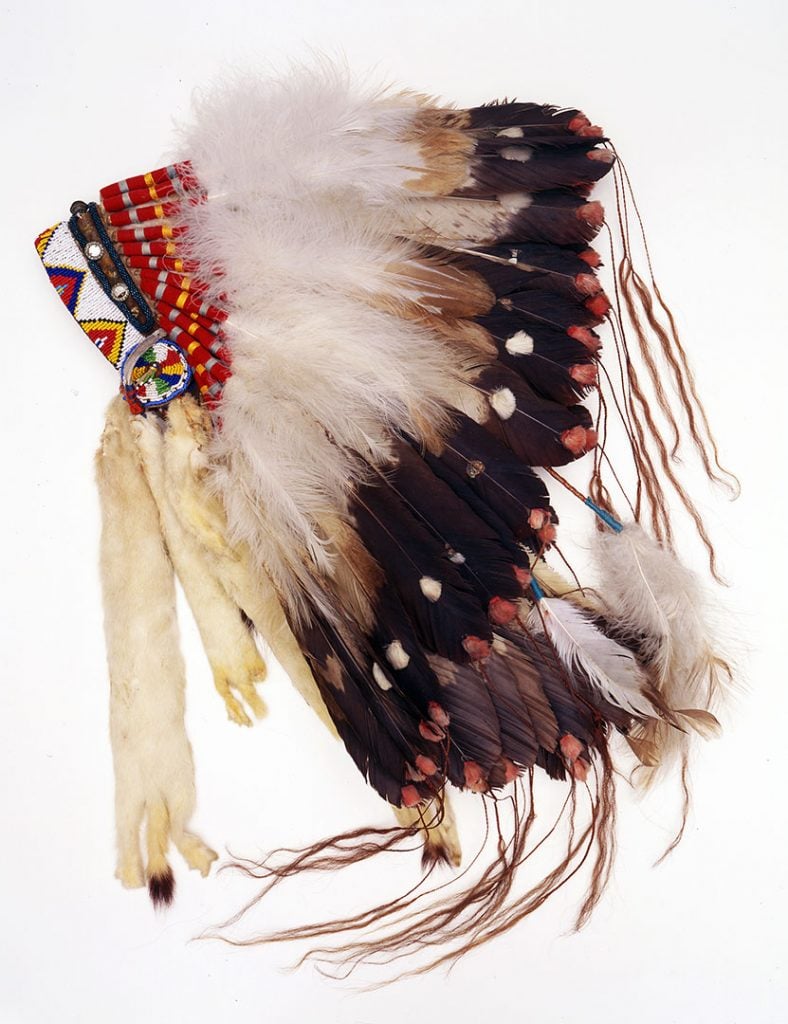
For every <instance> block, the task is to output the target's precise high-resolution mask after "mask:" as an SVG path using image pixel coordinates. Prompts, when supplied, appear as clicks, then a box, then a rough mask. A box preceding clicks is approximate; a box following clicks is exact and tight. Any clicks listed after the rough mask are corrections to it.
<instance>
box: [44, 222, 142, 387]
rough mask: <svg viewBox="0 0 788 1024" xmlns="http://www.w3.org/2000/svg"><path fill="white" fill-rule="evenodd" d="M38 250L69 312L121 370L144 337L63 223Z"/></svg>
mask: <svg viewBox="0 0 788 1024" xmlns="http://www.w3.org/2000/svg"><path fill="white" fill-rule="evenodd" d="M36 249H37V251H38V254H39V256H40V257H41V262H42V263H43V264H44V267H45V268H46V272H47V274H48V275H49V280H50V281H51V282H52V284H53V285H54V287H55V290H56V291H57V293H58V295H59V296H60V298H61V299H62V301H63V304H64V305H65V307H66V309H67V310H68V311H69V313H71V315H72V316H73V317H74V319H75V320H76V322H77V323H78V324H79V326H80V327H81V328H82V330H83V331H84V332H85V334H86V335H87V336H88V337H89V338H90V340H91V341H92V342H93V344H94V345H95V346H96V348H97V349H98V350H99V352H101V354H102V355H103V356H104V357H105V358H106V359H107V360H108V361H109V362H110V363H112V365H113V366H115V367H118V368H119V367H120V365H121V363H122V362H123V358H124V357H125V355H126V353H127V352H128V351H130V350H131V349H132V348H134V347H135V346H137V345H138V344H139V343H140V342H141V341H142V340H143V338H144V335H142V334H140V332H139V331H138V330H137V329H136V328H135V327H133V326H132V324H130V323H129V322H128V321H127V320H126V319H125V318H123V316H122V314H121V312H120V310H119V309H118V307H117V306H116V305H115V303H114V302H113V301H112V299H110V298H109V297H108V296H107V295H106V294H105V292H104V290H103V289H102V287H101V285H100V284H99V283H98V281H97V280H96V279H95V277H94V276H93V274H92V272H91V270H90V267H89V265H88V261H87V258H86V257H85V254H84V253H83V252H82V250H81V249H80V247H79V246H78V245H77V243H76V241H75V240H74V236H73V235H72V234H71V231H70V230H69V227H68V223H67V222H66V221H63V222H62V223H60V224H56V225H55V226H54V227H52V228H48V229H47V230H46V231H44V232H42V234H40V235H39V236H38V238H37V239H36Z"/></svg>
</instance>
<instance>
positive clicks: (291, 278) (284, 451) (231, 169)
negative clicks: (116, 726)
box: [183, 67, 464, 611]
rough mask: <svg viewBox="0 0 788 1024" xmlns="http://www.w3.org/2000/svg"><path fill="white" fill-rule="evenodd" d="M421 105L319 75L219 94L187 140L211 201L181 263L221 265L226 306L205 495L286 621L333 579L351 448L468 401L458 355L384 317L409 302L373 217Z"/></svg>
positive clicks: (370, 452) (392, 245)
mask: <svg viewBox="0 0 788 1024" xmlns="http://www.w3.org/2000/svg"><path fill="white" fill-rule="evenodd" d="M417 109H418V101H417V100H416V99H415V98H414V97H411V96H401V95H396V96H391V95H387V94H385V93H381V92H380V91H375V90H364V89H363V88H361V89H359V88H358V87H355V86H351V84H350V82H349V79H348V76H347V75H346V74H345V73H344V72H342V71H341V70H339V71H338V70H336V69H331V68H326V67H322V68H320V67H319V68H318V69H316V70H304V71H302V72H301V73H297V74H294V75H291V76H289V77H288V79H287V81H286V82H285V83H280V82H277V81H273V82H265V83H261V82H259V81H256V80H255V81H248V80H242V81H240V82H238V83H236V85H235V86H228V87H227V88H225V89H224V90H223V91H220V92H218V93H214V94H212V96H211V98H210V100H206V101H204V102H203V103H202V104H201V105H199V106H198V119H197V123H196V125H195V127H194V128H193V129H192V130H191V131H190V132H189V133H188V138H187V149H188V152H189V153H190V154H191V159H192V164H193V167H194V170H195V172H196V174H197V177H198V178H199V180H200V181H201V183H202V184H203V185H204V187H205V188H206V190H207V192H208V200H207V202H205V203H202V204H198V205H192V206H189V208H188V210H187V211H186V212H185V214H184V217H183V219H184V223H185V226H186V227H187V228H188V240H189V254H190V256H192V257H193V258H195V259H197V260H198V261H200V263H201V264H202V265H203V266H221V267H222V268H223V273H222V274H221V275H220V276H218V275H217V277H216V280H215V288H214V294H213V295H211V294H209V295H208V296H207V297H208V298H209V299H210V298H215V299H216V300H217V301H219V302H220V303H221V304H222V305H223V306H224V307H225V308H226V309H228V310H229V311H230V318H229V320H228V322H227V324H226V325H225V329H226V337H227V343H228V347H229V349H230V352H231V354H232V356H233V376H232V378H231V379H230V380H229V382H228V383H227V385H226V387H225V390H224V394H223V399H222V407H221V417H222V430H221V432H219V433H218V435H217V438H216V441H215V444H214V447H213V450H212V452H211V455H212V459H213V463H214V465H215V467H216V482H217V486H218V488H219V490H220V491H221V494H222V497H223V499H224V503H225V507H226V509H227V514H228V521H229V526H230V529H231V535H232V539H233V540H234V541H235V542H239V541H240V542H243V543H245V544H247V545H248V546H249V548H250V550H251V551H252V553H253V555H254V556H255V558H257V559H258V560H259V561H260V562H262V563H263V564H264V565H266V566H267V567H268V569H269V571H270V572H271V574H272V576H273V578H274V580H275V582H276V584H277V587H278V589H279V591H280V593H281V594H282V596H283V597H284V598H285V599H286V600H288V602H289V603H290V606H291V609H292V610H294V611H297V610H298V604H299V600H298V594H299V588H301V587H305V586H308V585H309V581H310V578H311V577H312V575H313V574H314V572H315V571H317V572H318V573H323V574H330V573H331V571H332V570H331V566H332V554H333V551H332V548H331V544H330V542H329V540H328V538H329V536H330V535H331V534H332V533H333V532H335V531H334V529H333V527H334V524H335V523H336V522H337V521H338V520H341V519H342V517H343V515H344V513H345V507H346V496H347V494H348V491H349V488H350V487H351V486H352V484H353V483H354V482H355V481H357V480H358V478H359V475H360V473H361V470H360V468H359V460H358V459H357V458H356V456H355V455H354V453H355V452H358V453H361V454H362V455H364V457H365V458H367V459H368V460H369V461H371V462H373V463H374V462H380V461H382V460H384V459H385V458H386V456H387V454H388V450H387V443H388V442H387V437H388V431H389V430H390V429H391V427H392V426H393V427H396V428H399V429H400V430H403V431H406V432H408V433H410V434H411V435H413V436H416V437H423V436H424V428H425V424H429V426H430V428H431V429H435V428H436V427H437V428H438V429H439V428H440V427H441V425H442V424H443V423H444V422H445V410H446V408H447V406H451V405H453V404H456V403H457V402H458V401H461V400H462V399H461V398H460V397H458V395H459V393H461V392H462V391H463V390H464V386H463V384H462V378H463V374H464V369H463V358H462V350H461V348H460V347H459V346H456V345H454V346H451V345H450V344H447V343H445V342H443V341H441V340H440V339H439V338H437V337H436V336H434V335H433V334H431V333H429V332H428V331H427V330H426V329H425V328H424V327H423V326H420V325H419V324H417V323H416V322H415V321H410V320H407V319H403V318H401V317H399V316H396V315H394V314H393V313H390V312H387V311H386V310H387V309H388V308H389V303H390V301H391V300H392V299H394V300H397V299H401V300H403V301H406V302H407V301H409V300H411V299H412V298H413V295H412V294H411V289H412V288H413V287H414V285H413V282H411V281H410V280H409V279H408V276H407V274H405V275H402V274H401V273H399V274H398V273H394V272H392V270H391V268H392V267H393V266H394V265H396V266H398V267H400V268H401V267H402V266H403V264H405V265H407V263H408V260H409V258H410V255H411V252H410V248H409V243H406V242H403V241H401V240H398V239H397V238H396V237H395V236H394V235H393V234H392V233H391V231H390V230H389V228H388V226H387V216H386V213H385V209H383V208H382V204H384V203H385V202H387V201H388V200H389V199H390V198H391V197H392V196H393V195H394V194H395V193H396V192H397V191H398V190H402V189H404V187H405V184H406V182H407V181H408V180H409V179H412V178H413V175H414V168H417V167H418V153H417V151H416V149H415V148H414V146H413V145H412V144H411V143H409V142H408V141H407V140H406V138H405V136H406V134H407V129H408V127H409V126H410V125H411V124H412V119H413V113H414V111H415V110H417ZM219 296H221V299H219ZM305 566H306V567H307V568H306V569H305Z"/></svg>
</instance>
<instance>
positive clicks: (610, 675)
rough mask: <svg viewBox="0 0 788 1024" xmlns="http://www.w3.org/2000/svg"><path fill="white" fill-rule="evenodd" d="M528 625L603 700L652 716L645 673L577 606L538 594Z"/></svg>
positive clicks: (641, 715)
mask: <svg viewBox="0 0 788 1024" xmlns="http://www.w3.org/2000/svg"><path fill="white" fill-rule="evenodd" d="M528 628H529V629H530V630H532V631H533V632H535V633H542V632H544V633H546V634H547V636H548V637H549V639H550V641H551V643H552V644H553V647H554V648H555V651H556V653H557V654H558V657H559V658H560V659H561V661H563V663H564V664H565V665H566V667H567V669H569V671H570V672H571V673H574V672H576V671H578V670H579V671H580V672H583V673H584V674H585V675H586V676H587V677H588V680H589V682H590V683H591V684H592V685H593V686H594V687H595V688H596V689H597V690H598V691H599V693H600V694H601V695H602V696H603V697H604V698H605V700H606V701H608V702H609V703H611V704H615V705H616V706H617V707H620V708H623V709H624V710H625V711H629V712H630V713H631V714H633V715H636V716H637V717H638V718H653V717H654V716H655V714H656V712H655V710H654V705H653V704H652V703H651V701H650V700H649V699H648V697H647V696H646V693H645V691H646V690H647V689H648V677H647V676H646V674H645V673H644V672H643V670H642V669H641V667H640V666H639V665H638V663H637V661H636V660H635V658H634V656H633V655H632V653H631V652H630V651H628V650H627V649H626V647H622V646H621V644H619V643H616V641H615V640H611V639H610V637H607V636H605V634H604V633H602V631H601V630H599V629H597V627H596V626H595V625H594V623H593V622H591V620H590V619H589V618H588V616H587V615H586V614H585V613H584V612H582V611H580V609H579V608H575V607H574V605H572V604H570V603H569V602H568V601H562V600H560V599H559V598H551V597H545V598H542V599H541V600H540V601H539V602H538V603H537V604H536V605H535V606H534V608H533V609H532V610H531V613H530V615H529V617H528Z"/></svg>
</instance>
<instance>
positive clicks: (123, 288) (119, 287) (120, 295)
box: [112, 281, 129, 302]
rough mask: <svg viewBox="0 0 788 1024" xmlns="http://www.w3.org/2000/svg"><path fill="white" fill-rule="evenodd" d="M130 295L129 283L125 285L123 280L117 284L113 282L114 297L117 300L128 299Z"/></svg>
mask: <svg viewBox="0 0 788 1024" xmlns="http://www.w3.org/2000/svg"><path fill="white" fill-rule="evenodd" d="M128 297H129V289H128V286H127V285H125V284H124V283H123V282H122V281H118V283H117V284H113V286H112V298H113V299H114V300H115V301H116V302H123V300H124V299H127V298H128Z"/></svg>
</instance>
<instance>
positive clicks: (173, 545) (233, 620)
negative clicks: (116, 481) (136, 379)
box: [131, 416, 265, 725]
mask: <svg viewBox="0 0 788 1024" xmlns="http://www.w3.org/2000/svg"><path fill="white" fill-rule="evenodd" d="M131 429H132V432H133V434H134V437H135V439H136V442H137V447H138V450H139V453H140V457H141V459H142V465H143V469H144V472H145V477H146V479H147V481H148V485H149V487H150V489H151V492H152V493H153V497H154V500H155V501H156V504H157V506H158V510H159V515H160V519H161V526H162V530H163V533H164V538H165V541H166V543H167V551H168V552H169V555H170V558H171V559H172V562H173V565H174V567H175V572H176V573H177V575H178V579H179V580H180V582H181V585H182V586H183V590H184V593H185V594H186V599H187V600H188V602H189V606H190V607H191V610H192V614H193V615H194V619H195V622H196V623H197V628H198V629H199V631H200V636H201V638H202V642H203V647H204V648H205V653H206V655H207V656H208V661H209V662H210V665H211V670H212V672H213V678H214V683H215V685H216V689H217V691H218V693H219V694H220V696H221V697H222V699H223V700H224V702H225V706H226V708H227V713H228V716H229V717H230V719H231V720H232V721H234V722H237V723H238V724H239V725H251V724H252V722H251V719H250V718H249V716H248V714H247V713H246V710H245V708H244V706H243V703H242V702H243V701H245V702H246V704H247V705H248V706H249V708H250V710H251V711H252V713H253V714H254V715H255V716H256V717H258V718H260V717H262V716H263V715H264V714H265V705H264V704H263V702H262V700H261V699H260V697H259V696H258V694H257V690H256V688H255V684H256V683H258V682H261V681H262V680H263V679H264V677H265V662H264V661H263V660H262V658H261V657H260V654H259V652H258V650H257V647H256V645H255V642H254V639H253V637H252V635H251V633H250V632H249V629H248V627H247V625H246V624H245V623H244V621H243V619H242V617H241V611H240V609H239V608H238V605H237V604H236V603H235V601H233V600H231V599H230V597H229V595H228V594H227V591H226V590H225V588H224V587H223V586H222V584H221V582H220V581H219V580H218V579H217V577H216V575H215V573H214V571H213V567H212V565H211V563H210V560H209V558H208V556H207V554H206V552H205V550H204V547H203V545H202V544H201V543H199V542H198V541H197V539H196V538H195V537H194V535H193V534H192V533H190V532H189V531H188V530H187V529H185V528H184V526H183V524H182V523H181V521H180V519H179V518H178V515H177V513H176V511H175V508H174V505H173V501H172V488H171V486H170V482H169V481H168V479H167V477H166V473H165V456H164V452H165V445H166V443H167V439H168V437H169V435H170V433H171V431H170V430H169V429H168V428H167V425H166V422H165V421H161V420H159V419H158V418H157V417H155V416H135V417H134V419H133V420H132V423H131Z"/></svg>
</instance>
